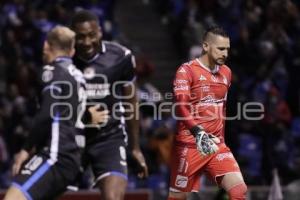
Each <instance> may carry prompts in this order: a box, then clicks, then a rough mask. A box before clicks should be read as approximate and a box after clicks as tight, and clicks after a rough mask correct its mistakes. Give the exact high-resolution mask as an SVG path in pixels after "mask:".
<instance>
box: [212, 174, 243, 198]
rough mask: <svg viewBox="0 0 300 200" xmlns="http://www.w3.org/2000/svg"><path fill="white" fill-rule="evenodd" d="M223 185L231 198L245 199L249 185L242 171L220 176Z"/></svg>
mask: <svg viewBox="0 0 300 200" xmlns="http://www.w3.org/2000/svg"><path fill="white" fill-rule="evenodd" d="M217 179H221V180H220V181H221V182H220V185H221V187H222V188H223V189H224V190H225V191H226V192H227V194H228V195H229V198H230V200H245V199H246V192H247V185H246V184H245V182H244V179H243V176H242V174H241V173H240V172H235V173H228V174H226V175H224V176H222V177H220V178H217Z"/></svg>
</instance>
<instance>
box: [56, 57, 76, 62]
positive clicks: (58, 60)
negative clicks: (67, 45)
mask: <svg viewBox="0 0 300 200" xmlns="http://www.w3.org/2000/svg"><path fill="white" fill-rule="evenodd" d="M59 62H70V63H72V62H73V61H72V58H71V57H68V56H59V57H57V58H55V60H54V61H53V63H59Z"/></svg>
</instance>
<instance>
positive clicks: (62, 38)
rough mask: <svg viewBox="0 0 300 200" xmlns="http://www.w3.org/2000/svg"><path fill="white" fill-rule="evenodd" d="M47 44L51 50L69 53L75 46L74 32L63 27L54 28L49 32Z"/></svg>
mask: <svg viewBox="0 0 300 200" xmlns="http://www.w3.org/2000/svg"><path fill="white" fill-rule="evenodd" d="M47 42H48V44H49V46H50V47H51V48H54V49H56V50H60V51H64V52H69V51H71V50H72V49H73V48H74V45H75V32H74V31H72V30H71V29H69V28H68V27H65V26H56V27H54V28H53V29H51V30H50V31H49V33H48V35H47Z"/></svg>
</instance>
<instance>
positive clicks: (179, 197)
mask: <svg viewBox="0 0 300 200" xmlns="http://www.w3.org/2000/svg"><path fill="white" fill-rule="evenodd" d="M187 196H188V193H187V192H172V191H169V196H168V200H186V199H187Z"/></svg>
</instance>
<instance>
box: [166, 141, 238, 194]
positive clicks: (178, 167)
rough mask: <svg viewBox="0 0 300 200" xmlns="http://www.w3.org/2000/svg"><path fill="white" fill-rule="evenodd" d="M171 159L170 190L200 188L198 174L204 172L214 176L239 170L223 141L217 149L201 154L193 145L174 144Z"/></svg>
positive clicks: (186, 190) (180, 190)
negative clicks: (205, 154)
mask: <svg viewBox="0 0 300 200" xmlns="http://www.w3.org/2000/svg"><path fill="white" fill-rule="evenodd" d="M172 152H173V153H172V161H171V177H170V191H171V192H192V191H198V190H199V188H200V175H201V174H202V173H206V174H207V175H208V176H209V177H210V178H212V179H214V180H215V181H216V178H217V177H219V176H222V175H225V174H227V173H231V172H240V168H239V166H238V164H237V162H236V160H235V158H234V156H233V154H232V153H231V151H230V149H229V148H228V147H227V146H226V145H225V144H224V143H223V144H220V145H219V151H218V152H217V153H215V154H212V155H209V156H205V157H204V156H202V155H201V154H200V153H199V151H198V150H197V149H196V147H195V146H193V147H191V145H189V147H188V146H186V145H184V144H180V145H178V144H175V145H174V146H173V151H172Z"/></svg>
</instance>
